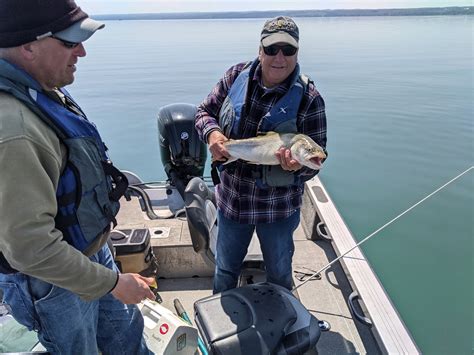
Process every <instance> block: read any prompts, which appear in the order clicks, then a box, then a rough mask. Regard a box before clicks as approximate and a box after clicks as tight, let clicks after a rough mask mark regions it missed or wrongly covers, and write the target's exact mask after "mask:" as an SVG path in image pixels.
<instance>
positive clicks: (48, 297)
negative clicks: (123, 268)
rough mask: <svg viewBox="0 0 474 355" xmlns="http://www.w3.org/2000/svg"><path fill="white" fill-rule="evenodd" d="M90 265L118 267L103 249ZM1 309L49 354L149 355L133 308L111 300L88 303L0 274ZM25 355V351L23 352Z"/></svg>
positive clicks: (140, 321) (40, 283) (19, 277)
mask: <svg viewBox="0 0 474 355" xmlns="http://www.w3.org/2000/svg"><path fill="white" fill-rule="evenodd" d="M91 260H92V261H94V262H98V263H100V264H102V265H104V266H106V267H108V268H110V269H114V270H116V269H117V267H116V266H115V263H114V261H113V259H112V254H111V253H110V250H109V248H108V246H107V245H105V246H104V247H103V248H102V249H101V250H100V251H99V252H98V253H97V254H95V255H93V256H92V257H91ZM0 289H1V290H2V291H3V303H5V304H7V305H8V308H9V309H10V310H11V313H12V315H13V317H14V318H15V319H16V321H17V322H18V323H20V324H22V325H24V326H25V327H27V328H28V329H29V330H35V331H37V332H38V338H39V340H40V342H41V344H43V346H44V347H45V348H46V349H47V351H48V352H50V353H52V354H98V352H99V350H100V351H101V352H102V354H150V353H151V352H150V351H149V350H148V348H147V346H146V343H145V340H144V338H143V318H142V316H141V313H140V311H139V309H138V307H137V306H136V305H125V304H123V303H122V302H120V301H119V300H117V299H116V298H115V297H113V296H112V295H111V294H107V295H105V296H103V297H101V298H100V299H98V300H94V301H91V302H86V301H83V300H81V299H80V298H79V297H78V296H77V295H76V294H74V293H72V292H70V291H67V290H65V289H63V288H59V287H56V286H53V285H51V284H49V283H46V282H44V281H41V280H39V279H36V278H33V277H30V276H27V275H24V274H20V273H18V274H11V275H4V274H0ZM25 350H27V349H25Z"/></svg>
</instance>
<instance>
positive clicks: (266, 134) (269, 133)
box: [257, 131, 279, 137]
mask: <svg viewBox="0 0 474 355" xmlns="http://www.w3.org/2000/svg"><path fill="white" fill-rule="evenodd" d="M274 134H279V133H278V132H274V131H268V132H257V137H259V136H272V135H274Z"/></svg>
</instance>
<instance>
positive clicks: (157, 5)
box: [77, 0, 473, 15]
mask: <svg viewBox="0 0 474 355" xmlns="http://www.w3.org/2000/svg"><path fill="white" fill-rule="evenodd" d="M77 3H78V4H79V5H80V6H81V7H82V9H83V10H85V11H86V12H88V13H89V14H93V15H99V14H100V15H102V14H129V13H165V12H220V11H264V10H310V9H316V10H317V9H386V8H414V7H444V6H473V0H291V1H288V0H207V1H204V0H136V1H130V0H77Z"/></svg>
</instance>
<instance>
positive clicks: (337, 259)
mask: <svg viewBox="0 0 474 355" xmlns="http://www.w3.org/2000/svg"><path fill="white" fill-rule="evenodd" d="M472 169H474V166H471V167H470V168H468V169H467V170H465V171H463V172H462V173H461V174H459V175H458V176H456V177H454V178H452V179H451V180H449V181H448V182H447V183H446V184H444V185H443V186H441V187H439V188H437V189H436V190H435V191H433V192H432V193H430V194H429V195H428V196H426V197H424V198H423V199H421V200H420V201H418V202H417V203H415V204H414V205H412V206H411V207H410V208H408V209H407V210H405V211H404V212H402V213H400V214H399V215H398V216H397V217H395V218H393V219H392V220H391V221H389V222H387V223H385V224H384V225H383V226H382V227H380V228H379V229H377V230H376V231H375V232H373V233H371V234H370V235H368V236H367V237H365V238H364V239H362V240H361V241H360V242H359V243H357V244H356V245H354V246H353V247H352V248H351V249H349V250H348V251H346V252H345V253H344V254H342V255H340V256H339V257H337V258H336V259H334V260H333V261H331V262H330V263H329V264H327V265H326V266H324V267H322V268H321V269H320V270H318V271H316V272H315V273H314V274H313V275H311V276H310V277H309V278H308V279H307V280H306V281H304V282H303V283H301V284H299V285H298V286H295V287H293V289H292V290H291V292H294V291H296V290H297V289H298V288H300V287H301V286H303V285H304V284H305V283H307V282H308V281H310V280H312V279H313V277H315V276H316V275H318V274H320V273H321V272H323V271H324V270H326V269H327V268H329V267H330V266H331V265H332V264H334V263H335V262H337V261H339V259H341V258H343V257H344V256H346V255H347V254H349V253H350V252H351V251H353V250H354V249H355V248H358V247H359V246H360V245H361V244H362V243H365V242H366V241H367V240H369V239H370V238H372V237H373V236H375V235H376V234H377V233H378V232H380V231H381V230H383V229H385V228H386V227H388V226H389V225H390V224H392V223H393V222H395V221H396V220H397V219H399V218H400V217H402V216H403V215H404V214H406V213H408V212H409V211H411V210H412V209H414V208H415V207H416V206H418V205H419V204H420V203H422V202H424V201H425V200H427V199H428V198H430V197H431V196H433V195H434V194H436V193H437V192H439V191H441V190H442V189H444V188H445V187H446V186H448V185H449V184H451V183H452V182H454V181H455V180H457V179H459V178H460V177H461V176H463V175H464V174H466V173H467V172H468V171H469V170H472Z"/></svg>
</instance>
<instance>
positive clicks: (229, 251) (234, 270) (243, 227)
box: [214, 209, 300, 293]
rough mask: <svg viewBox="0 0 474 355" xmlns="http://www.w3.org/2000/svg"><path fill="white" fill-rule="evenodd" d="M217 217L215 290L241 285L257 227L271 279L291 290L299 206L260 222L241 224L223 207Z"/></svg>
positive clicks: (270, 280)
mask: <svg viewBox="0 0 474 355" xmlns="http://www.w3.org/2000/svg"><path fill="white" fill-rule="evenodd" d="M217 218H218V220H217V222H218V223H217V225H218V227H219V229H218V236H217V246H216V255H215V257H216V269H215V272H214V293H217V292H222V291H225V290H228V289H231V288H235V287H236V286H237V282H238V277H239V275H240V271H241V268H242V262H243V260H244V258H245V255H246V254H247V249H248V246H249V244H250V241H251V239H252V235H253V232H254V231H255V230H256V231H257V236H258V239H259V241H260V247H261V248H262V254H263V260H264V262H265V271H266V274H267V281H268V282H271V283H274V284H277V285H280V286H283V287H286V288H287V289H289V290H291V285H292V275H291V260H292V258H293V253H294V251H295V245H294V243H293V232H294V231H295V229H296V228H297V227H298V224H299V222H300V210H299V209H298V210H297V211H296V212H295V213H293V214H292V215H291V216H290V217H288V218H286V219H283V220H281V221H278V222H274V223H262V224H257V225H252V224H240V223H238V222H235V221H233V220H231V219H228V218H226V217H224V216H223V215H222V213H221V212H220V211H219V212H218V215H217Z"/></svg>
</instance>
